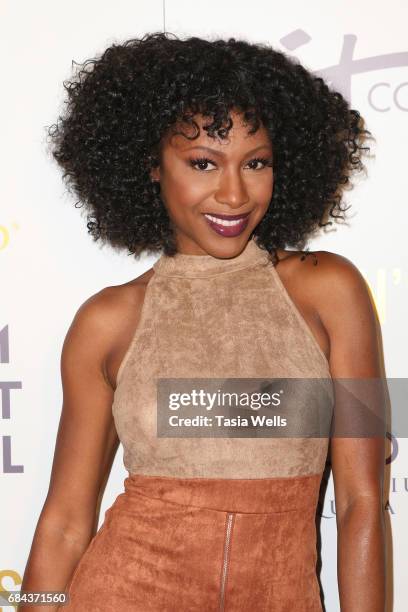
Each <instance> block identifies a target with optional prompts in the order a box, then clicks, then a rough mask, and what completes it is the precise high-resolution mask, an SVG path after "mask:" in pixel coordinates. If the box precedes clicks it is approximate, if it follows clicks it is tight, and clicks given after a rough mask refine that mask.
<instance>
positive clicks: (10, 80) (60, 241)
mask: <svg viewBox="0 0 408 612" xmlns="http://www.w3.org/2000/svg"><path fill="white" fill-rule="evenodd" d="M407 19H408V5H407V4H406V3H405V2H403V1H402V0H400V1H396V0H390V1H389V2H387V3H382V2H379V1H378V2H377V1H375V2H372V1H369V0H364V1H361V2H358V3H355V2H351V1H349V0H346V1H345V0H342V1H337V0H336V1H333V2H330V3H328V2H325V1H324V0H317V1H315V2H313V3H305V2H302V1H301V0H288V1H287V2H285V3H273V2H270V1H269V0H253V1H252V2H250V3H248V2H247V1H244V0H235V1H234V2H228V1H224V2H222V1H221V2H220V1H219V0H207V1H206V2H205V3H200V4H198V5H197V3H194V2H190V1H188V0H183V1H182V0H166V1H165V2H163V1H162V0H149V1H144V0H137V1H133V0H116V2H114V3H112V2H108V1H105V0H88V1H87V2H80V1H79V0H71V1H70V2H69V4H64V3H62V4H61V3H56V2H52V0H37V2H29V1H28V0H26V1H23V2H18V3H16V2H12V1H11V0H3V2H2V3H1V7H0V31H1V37H0V47H1V58H2V60H1V61H2V95H1V96H0V108H1V115H0V116H1V131H2V139H1V140H2V147H1V151H0V155H1V169H0V172H1V183H0V189H1V201H0V269H1V275H0V296H1V299H0V391H1V394H0V426H1V427H0V449H1V450H0V472H1V476H0V478H1V497H0V499H1V508H0V512H1V521H0V542H1V544H0V591H1V590H8V589H19V588H20V586H21V581H22V577H23V573H24V569H25V565H26V562H27V557H28V554H29V551H30V547H31V542H32V538H33V534H34V530H35V526H36V524H37V520H38V516H39V514H40V512H41V509H42V506H43V503H44V500H45V497H46V494H47V491H48V485H49V477H50V471H51V464H52V459H53V453H54V446H55V437H56V432H57V428H58V423H59V418H60V413H61V405H62V389H61V380H60V362H59V360H60V353H61V348H62V343H63V340H64V337H65V334H66V332H67V330H68V327H69V325H70V323H71V321H72V318H73V316H74V314H75V312H76V310H77V309H78V307H79V306H80V304H82V303H83V302H84V301H85V300H86V299H87V298H88V297H89V296H90V295H92V294H94V293H96V292H97V291H99V290H100V289H102V288H103V287H106V286H108V285H117V284H120V283H123V282H126V281H128V280H130V279H131V278H134V277H136V276H138V275H140V274H141V273H142V272H144V271H145V270H147V269H148V268H150V267H151V265H152V264H153V263H154V261H155V260H156V259H157V257H153V258H152V257H148V256H145V257H143V258H141V259H140V260H136V259H134V258H132V257H129V256H127V255H126V253H124V252H122V253H121V252H117V251H115V250H113V249H111V248H109V247H107V246H105V247H101V246H99V245H98V243H94V242H93V241H92V239H91V238H90V237H89V236H88V234H87V230H86V219H85V216H84V214H83V213H82V211H81V210H80V209H77V208H75V207H74V205H73V204H74V200H73V199H72V197H71V196H70V195H69V194H68V193H67V192H66V189H65V187H64V185H63V182H62V179H61V174H60V171H59V169H58V168H57V167H56V165H55V163H53V162H52V160H51V158H50V156H49V153H47V149H46V130H45V126H47V125H51V124H52V123H54V122H55V120H56V118H57V116H58V113H59V112H61V111H62V108H63V99H64V91H63V86H62V82H63V80H64V79H67V78H69V77H70V75H71V66H72V62H73V61H75V62H77V63H82V62H83V61H84V60H85V59H88V58H92V57H95V56H96V55H98V54H99V53H101V52H102V51H103V50H104V49H105V48H106V47H107V46H109V45H110V44H112V43H113V42H123V41H125V40H126V39H129V38H132V37H135V36H141V35H143V34H145V33H146V32H154V31H163V30H166V31H168V32H173V33H175V34H177V35H179V36H183V37H184V36H188V35H198V36H202V37H207V38H214V37H230V36H234V37H237V38H238V37H241V38H244V39H247V40H250V41H254V42H266V43H269V44H272V45H273V46H275V47H276V49H278V50H282V51H284V52H286V53H288V54H290V55H292V56H295V57H297V58H299V60H300V61H302V63H303V64H304V65H305V66H306V67H307V68H309V69H310V70H312V71H313V72H315V73H316V74H318V75H320V76H323V77H324V78H326V79H327V81H328V82H329V83H330V84H332V85H333V86H334V87H335V88H337V89H338V90H339V91H341V93H342V94H343V95H344V96H345V97H346V98H347V99H348V100H349V101H350V103H351V105H352V107H353V108H356V109H358V110H359V111H360V112H361V114H362V115H363V116H364V117H365V119H366V122H367V127H368V129H369V130H370V131H371V132H372V134H373V136H374V137H375V142H373V143H370V144H371V147H372V154H371V157H370V158H369V159H368V160H367V161H366V165H367V175H366V176H365V177H360V178H359V179H358V181H356V182H355V187H354V189H353V190H351V191H349V192H346V194H345V201H346V202H347V203H348V204H351V209H350V210H349V212H348V221H347V223H343V224H336V225H335V226H331V228H330V230H329V231H326V232H325V233H324V234H321V235H320V236H318V237H316V238H315V239H314V240H313V241H311V242H310V243H309V244H308V247H309V248H310V249H311V250H313V249H322V250H327V251H332V252H335V253H339V254H341V255H344V256H345V257H347V258H348V259H350V260H351V261H352V262H353V263H354V264H355V265H356V266H357V267H358V268H359V269H360V270H361V272H362V273H363V275H364V277H365V279H366V281H367V283H368V285H369V287H370V290H371V293H372V296H373V299H374V301H375V305H376V308H377V312H378V317H379V321H380V324H381V332H382V343H383V351H384V367H385V373H386V376H387V377H388V378H389V379H405V378H407V377H408V331H407V322H406V312H407V305H408V257H407V230H408V223H407V221H408V212H407V211H408V206H407V192H408V172H407V170H406V164H407V144H406V143H407V141H408V39H407V36H406V25H405V24H406V23H407ZM390 429H391V430H390V431H389V432H388V440H387V457H386V459H385V464H386V466H385V467H386V483H387V492H386V500H385V502H386V510H387V512H386V514H387V544H388V553H387V554H388V559H387V564H388V568H389V584H388V610H395V611H396V612H403V611H404V610H405V609H406V607H405V606H406V604H405V605H404V602H406V599H407V597H408V563H407V559H408V551H407V547H408V526H407V520H406V519H407V516H408V444H407V439H406V437H404V436H403V435H401V436H398V435H396V434H395V432H393V431H392V428H390ZM126 475H127V473H126V471H125V469H124V467H123V464H122V448H121V447H120V448H119V451H118V453H117V455H116V458H115V461H114V465H113V468H112V472H111V475H110V478H109V481H108V484H107V487H106V490H105V494H104V498H103V502H102V507H101V513H100V523H101V522H102V520H103V516H104V512H105V510H106V509H107V508H108V507H109V506H110V505H111V504H112V503H113V501H114V500H115V498H116V496H117V495H118V494H119V493H120V492H122V490H123V480H124V478H125V477H126ZM319 514H320V537H319V546H320V557H321V572H320V580H321V584H322V588H323V591H324V598H325V605H326V610H327V611H328V612H336V611H338V610H340V607H339V602H338V588H337V577H336V554H337V542H336V507H335V499H334V490H333V482H332V476H331V474H330V473H329V474H328V475H327V488H326V491H325V496H324V498H323V499H322V503H321V504H320V507H319ZM3 609H4V610H12V609H13V608H12V607H4V608H3Z"/></svg>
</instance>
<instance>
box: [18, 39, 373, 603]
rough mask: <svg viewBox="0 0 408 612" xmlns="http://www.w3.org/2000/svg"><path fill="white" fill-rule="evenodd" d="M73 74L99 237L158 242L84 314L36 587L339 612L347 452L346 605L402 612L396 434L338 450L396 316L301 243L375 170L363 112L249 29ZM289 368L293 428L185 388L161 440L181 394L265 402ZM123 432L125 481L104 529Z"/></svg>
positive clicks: (67, 365) (83, 197)
mask: <svg viewBox="0 0 408 612" xmlns="http://www.w3.org/2000/svg"><path fill="white" fill-rule="evenodd" d="M65 86H66V89H67V92H68V101H67V109H66V113H65V115H64V116H63V117H60V118H59V120H58V122H57V124H56V125H54V126H52V127H51V128H50V129H49V134H50V139H51V144H52V147H53V148H52V151H53V155H54V157H55V159H56V160H57V162H58V163H59V164H60V166H61V168H62V169H63V170H64V177H65V179H66V180H67V182H68V184H69V186H70V187H71V188H72V190H73V192H74V193H75V194H76V196H77V197H78V198H79V200H80V202H82V203H83V205H84V206H85V207H86V209H87V210H88V211H89V218H88V229H89V231H90V233H91V234H92V236H93V237H94V238H95V239H96V240H98V239H101V240H103V241H106V242H107V243H109V244H111V245H113V246H115V247H120V248H125V249H126V250H127V251H128V252H129V253H131V254H134V255H136V256H138V255H140V254H142V253H145V252H149V251H150V252H154V253H155V252H158V253H160V256H159V258H158V260H157V261H156V262H155V264H154V265H153V267H152V268H150V269H149V270H147V271H146V272H145V273H144V274H142V275H141V276H139V277H137V278H135V279H132V280H130V281H129V282H127V283H125V284H123V285H118V286H113V287H106V288H105V289H102V290H101V291H100V292H98V293H97V294H95V295H93V296H91V297H90V298H89V299H88V300H87V301H86V302H85V303H84V304H82V306H81V307H80V309H79V310H78V312H77V313H76V315H75V317H74V320H73V322H72V324H71V326H70V329H69V330H68V333H67V337H66V339H65V342H64V347H63V352H62V358H61V372H62V382H63V390H64V403H63V409H62V414H61V421H60V427H59V432H58V439H57V444H56V449H55V457H54V464H53V471H52V477H51V482H50V490H49V492H48V496H47V499H46V501H45V504H44V508H43V511H42V514H41V517H40V520H39V525H38V527H37V530H36V534H35V537H34V541H33V545H32V550H31V553H30V559H29V562H28V565H27V569H26V573H25V576H24V581H23V589H24V590H30V591H39V590H50V589H57V590H64V589H66V590H67V591H68V593H69V596H70V601H69V603H68V604H67V605H66V607H65V609H66V610H70V611H71V610H72V611H74V610H75V611H78V612H79V611H83V610H92V611H94V612H111V611H112V610H115V609H120V610H124V611H125V610H126V611H127V610H129V611H131V610H132V611H139V612H157V611H158V610H164V611H166V612H179V611H180V610H185V611H187V610H188V611H189V612H193V611H197V612H204V611H205V612H216V611H223V610H228V611H229V612H244V611H246V610H252V609H253V610H256V612H266V611H270V610H274V612H284V611H287V610H291V611H293V612H321V610H322V609H323V608H322V603H321V598H320V590H319V584H318V576H317V573H316V562H317V550H316V522H315V518H316V508H317V501H318V497H319V489H320V485H321V481H322V474H323V470H324V468H325V464H326V461H327V459H328V456H329V455H330V459H331V463H332V468H333V475H334V480H335V494H336V509H337V515H336V518H337V525H338V534H339V536H338V544H339V548H338V550H339V565H338V572H339V573H338V575H339V592H340V599H341V606H342V609H343V608H344V610H345V609H347V610H358V611H359V612H368V611H369V612H380V610H381V611H383V601H384V563H383V561H384V541H383V510H382V507H381V501H380V500H381V494H382V486H383V484H382V483H383V475H382V468H383V459H384V439H382V438H381V437H380V438H378V439H360V440H353V439H351V440H350V439H333V440H331V447H330V448H329V436H330V427H329V425H330V419H329V418H328V417H329V416H330V415H331V411H332V409H333V404H334V401H335V397H334V394H333V387H332V382H333V379H334V378H335V377H350V378H360V377H368V378H371V377H377V376H379V372H380V362H379V351H378V345H377V338H376V319H375V313H374V310H373V308H372V306H371V302H370V299H369V294H368V291H367V288H366V285H365V283H364V282H363V278H362V276H361V274H360V273H359V271H358V270H357V269H356V268H355V266H354V265H353V264H352V263H351V262H350V261H348V260H347V259H346V258H344V257H340V256H338V255H335V254H333V253H329V252H318V253H313V255H314V258H313V259H311V258H308V257H306V255H307V254H308V253H302V252H301V253H300V255H301V256H299V253H298V251H296V250H295V251H287V250H286V247H292V248H295V249H296V248H298V247H300V246H304V243H305V242H306V240H307V239H308V237H309V236H310V235H311V233H312V232H314V231H315V230H316V229H318V228H319V227H322V226H324V225H325V224H326V223H329V222H330V221H328V220H327V219H328V218H329V217H332V218H333V219H335V218H337V217H338V216H340V217H341V216H342V214H341V213H342V212H343V208H342V206H341V204H342V190H343V188H344V187H345V186H346V185H347V184H348V183H349V181H350V178H351V175H352V174H353V173H354V172H357V171H360V170H362V169H363V167H364V166H363V163H362V157H361V156H362V154H363V152H364V150H365V147H364V146H363V144H364V142H365V139H366V136H367V135H369V133H368V131H367V130H365V129H364V122H363V120H362V118H361V117H360V115H359V113H358V112H357V111H356V110H352V109H350V108H349V106H348V104H347V102H346V101H345V100H344V98H343V97H342V96H341V95H340V94H339V93H338V92H335V91H332V90H330V89H329V87H328V86H327V84H326V83H325V82H324V81H323V80H322V79H321V78H318V77H315V76H313V75H312V74H311V73H310V72H308V71H307V70H306V69H305V68H304V67H303V66H301V65H300V64H299V63H298V62H297V61H295V60H292V59H290V58H289V57H287V56H286V55H284V54H283V53H281V52H278V51H275V50H274V49H272V48H271V47H269V46H267V45H257V44H251V43H248V42H246V41H241V40H235V39H233V38H231V39H229V40H215V41H208V40H204V39H201V38H197V37H192V38H187V39H185V40H180V39H178V38H177V37H176V36H173V35H170V34H162V33H156V34H149V35H146V36H144V37H143V38H141V39H132V40H130V41H127V42H125V43H124V44H122V45H119V44H118V45H116V44H115V45H112V46H111V47H109V48H108V49H106V51H105V52H104V53H103V54H102V56H101V57H99V58H97V59H95V60H90V62H85V64H84V65H83V67H82V68H81V70H79V71H78V73H77V75H75V77H73V79H72V81H70V82H68V84H66V85H65ZM338 213H340V214H338ZM317 264H319V265H317ZM259 379H261V384H260V385H259ZM270 379H272V383H271V382H270ZM275 379H278V382H279V380H282V379H285V381H286V384H287V388H288V389H289V390H290V393H289V394H287V395H286V396H285V397H286V398H287V400H286V401H287V402H288V403H287V404H286V407H285V405H282V406H280V409H281V414H280V415H277V414H275V411H276V409H275V407H274V414H273V416H274V418H273V419H261V420H260V422H266V421H267V422H270V423H273V424H276V425H277V426H276V428H275V429H276V431H275V433H274V434H271V433H270V431H269V432H267V431H266V428H262V427H261V426H260V427H255V428H252V429H251V430H250V431H249V432H248V431H247V430H245V429H244V425H243V423H244V422H245V421H247V419H245V418H240V417H245V416H247V412H245V409H244V408H241V407H238V408H237V406H233V405H232V406H231V405H227V406H225V405H222V403H221V402H220V405H218V406H215V407H212V412H211V415H208V414H205V412H203V411H202V412H200V406H199V405H197V404H195V403H194V402H191V404H189V403H188V402H187V404H183V409H182V410H180V413H179V415H178V416H180V418H181V420H182V421H181V422H182V423H183V426H182V427H181V428H177V433H176V434H175V433H174V431H173V432H172V433H170V435H160V432H161V431H162V428H163V427H164V430H165V431H169V429H167V430H166V427H168V426H170V425H171V424H170V421H169V419H170V417H171V415H172V413H171V412H170V413H169V406H168V402H167V400H168V396H167V395H166V393H171V392H172V391H174V392H176V391H177V392H181V393H182V395H181V397H183V398H185V397H187V398H188V397H190V394H193V393H194V392H196V390H197V389H199V392H203V393H205V392H206V390H208V389H209V388H210V387H211V385H212V384H213V383H214V382H215V383H216V384H219V381H220V380H221V381H223V383H225V384H227V383H228V384H232V385H238V386H239V385H241V390H242V386H243V387H244V390H245V391H248V389H252V390H253V391H255V393H256V396H257V397H258V396H259V393H258V391H259V390H260V388H261V389H262V388H264V389H265V388H268V387H269V386H270V385H271V386H273V384H274V381H275ZM294 379H295V380H296V381H297V382H298V383H299V382H300V388H299V387H297V386H296V385H295V384H294ZM265 380H266V382H267V385H266V387H265ZM314 383H316V384H314ZM163 385H164V386H163ZM180 385H184V387H183V386H182V388H181V389H180V388H179V386H180ZM173 387H177V388H174V389H173ZM279 388H280V387H279ZM285 388H286V387H285ZM322 390H323V391H324V392H323V391H322ZM299 391H300V392H299ZM169 397H170V396H169ZM189 411H190V412H189ZM191 411H192V412H191ZM240 411H243V413H241V414H240ZM265 414H266V416H270V412H268V411H267V410H266V413H265ZM213 415H214V417H216V418H214V419H211V417H212V416H213ZM194 416H200V417H203V416H204V417H206V418H200V419H196V420H197V421H198V422H199V423H200V427H192V426H190V425H191V423H193V422H194V423H195V422H196V421H194V420H192V419H191V418H189V417H194ZM264 416H265V415H264ZM275 416H276V417H278V416H280V417H281V418H280V419H278V418H275ZM283 422H285V424H286V422H288V425H290V427H288V432H287V433H286V435H285V432H284V431H280V430H283V429H284V428H280V427H279V426H278V424H281V423H283ZM230 423H234V427H232V426H227V427H223V424H227V425H228V424H230ZM241 425H242V427H241ZM290 431H292V432H293V431H294V432H295V433H296V434H297V435H289V433H290ZM302 434H305V435H302ZM119 442H120V443H121V444H122V445H123V450H124V457H123V460H124V466H125V468H126V470H127V471H128V476H127V478H126V480H125V483H124V485H125V489H124V491H123V493H121V494H120V495H119V496H118V498H117V499H116V501H115V502H114V504H113V505H112V506H111V507H110V508H109V510H108V511H107V512H106V515H105V520H104V522H103V525H102V527H101V528H100V529H99V531H98V532H97V533H95V525H96V521H97V512H98V504H99V502H100V499H101V496H102V494H103V489H104V485H105V483H106V479H107V478H108V476H109V471H110V467H111V464H112V460H113V456H114V454H115V452H116V450H117V447H118V444H119ZM350 465H352V466H353V468H352V470H351V469H350V467H349V466H350ZM24 609H27V608H26V607H25V608H24ZM36 609H37V608H36ZM47 610H48V611H49V610H50V609H49V607H48V608H47Z"/></svg>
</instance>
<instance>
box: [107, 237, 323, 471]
mask: <svg viewBox="0 0 408 612" xmlns="http://www.w3.org/2000/svg"><path fill="white" fill-rule="evenodd" d="M153 270H154V274H153V275H152V277H151V279H150V280H149V282H148V285H147V288H146V292H145V296H144V303H143V306H142V311H141V316H140V319H139V324H138V326H137V329H136V331H135V333H134V336H133V338H132V340H131V342H130V345H129V348H128V350H127V352H126V354H125V356H124V358H123V361H122V363H121V365H120V368H119V371H118V376H117V388H116V391H115V395H114V400H113V406H112V412H113V417H114V420H115V425H116V429H117V432H118V436H119V439H120V441H121V443H122V445H123V449H124V456H123V461H124V466H125V468H126V469H127V470H128V472H129V474H136V473H137V474H144V475H152V476H172V477H183V478H272V477H288V476H303V475H312V474H318V473H321V472H322V471H323V469H324V465H325V461H326V455H327V449H328V440H329V438H328V437H324V436H319V437H309V438H306V437H305V438H296V437H294V438H285V437H275V438H270V437H247V438H242V437H241V438H240V437H226V438H222V437H199V438H197V437H196V438H189V437H184V438H180V437H178V438H172V437H158V436H157V380H158V379H159V378H263V377H265V378H274V377H277V378H299V379H306V378H319V379H329V380H331V377H330V370H329V364H328V361H327V359H326V357H325V355H324V353H323V351H322V350H321V348H320V346H319V345H318V343H317V341H316V339H315V338H314V336H313V334H312V332H311V330H310V328H309V326H308V324H307V323H306V321H305V319H304V318H303V317H302V315H301V314H300V312H299V310H298V309H297V307H296V306H295V304H294V302H293V301H292V300H291V298H290V296H289V294H288V292H287V291H286V289H285V287H284V285H283V283H282V281H281V280H280V277H279V275H278V273H277V271H276V269H275V267H274V265H273V264H272V262H271V260H270V258H269V254H268V252H267V251H266V250H264V249H262V248H261V247H260V246H258V245H257V243H256V240H255V238H251V239H250V240H249V241H248V243H247V245H246V246H245V248H244V250H243V251H242V252H241V253H240V254H239V255H238V256H236V257H234V258H231V259H220V258H216V257H213V256H211V255H187V254H182V253H177V254H176V255H175V256H173V257H171V256H166V255H161V257H160V258H159V259H158V260H157V261H156V263H155V264H154V265H153ZM296 411H297V417H298V418H299V419H306V420H307V419H308V418H312V416H313V412H314V400H313V396H308V393H306V392H305V393H304V394H303V395H302V399H301V401H300V402H299V404H298V405H297V406H296Z"/></svg>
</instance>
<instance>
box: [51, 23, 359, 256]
mask: <svg viewBox="0 0 408 612" xmlns="http://www.w3.org/2000/svg"><path fill="white" fill-rule="evenodd" d="M74 63H75V62H74ZM76 65H77V66H79V67H80V69H79V70H77V71H76V74H74V76H73V77H72V78H71V80H68V81H64V88H65V89H66V91H67V93H68V96H67V100H66V101H65V104H66V108H65V111H64V112H63V113H62V115H63V116H59V117H58V119H57V122H56V123H55V124H54V125H52V126H50V127H48V136H49V138H50V145H51V152H52V156H53V157H54V159H55V160H56V161H57V162H58V164H59V165H60V166H61V168H62V169H63V170H64V175H63V179H64V180H65V182H66V184H67V186H68V189H69V191H72V192H73V193H74V194H75V196H76V197H77V198H79V201H77V202H76V203H75V205H76V206H77V205H78V204H81V206H85V210H86V211H87V212H88V213H89V214H88V218H87V228H88V231H89V233H90V234H91V235H92V236H93V238H94V240H98V239H101V240H102V242H107V243H109V244H111V245H112V246H115V247H120V248H126V249H127V250H128V253H129V254H134V255H136V256H139V255H140V254H141V253H142V252H143V251H150V252H153V253H154V252H157V251H164V253H165V254H167V255H170V256H171V255H174V254H175V252H176V244H175V237H174V233H173V229H172V226H171V222H170V218H169V216H168V214H167V211H166V208H165V206H164V204H163V202H162V200H161V198H160V193H158V192H157V186H156V189H155V185H154V183H153V181H152V179H151V176H150V170H151V168H153V167H155V166H157V165H158V164H159V159H160V144H161V142H162V138H163V136H164V135H165V134H166V133H167V131H168V130H169V129H173V128H174V126H175V125H176V124H177V123H179V122H180V121H182V122H186V124H189V125H190V126H191V125H193V126H194V127H195V128H196V129H197V134H196V135H198V134H199V127H198V125H197V124H196V123H195V122H194V119H193V117H194V115H195V114H196V113H200V114H202V115H203V116H208V117H210V118H211V120H212V123H211V124H210V125H208V126H206V127H205V128H204V129H206V130H207V133H208V135H209V136H211V137H215V135H218V137H219V138H226V137H227V136H228V132H229V129H230V128H231V126H232V120H231V116H230V114H229V111H231V110H232V109H236V110H238V111H240V112H242V113H243V114H244V118H245V121H246V123H247V125H249V126H250V130H251V133H253V132H255V131H256V130H257V129H258V127H259V125H260V124H262V125H263V126H264V127H265V128H266V129H267V131H268V133H269V135H270V138H271V142H272V146H273V151H274V155H273V158H274V160H273V170H274V189H273V196H272V200H271V202H270V205H269V207H268V209H267V212H266V214H265V215H264V217H263V219H262V220H261V222H260V223H259V224H258V226H257V227H256V228H255V229H254V232H253V234H255V235H256V237H257V242H258V244H259V245H260V246H261V247H262V248H264V249H266V250H267V251H268V252H269V253H270V254H271V255H272V256H275V257H276V249H277V248H285V247H287V246H291V247H295V248H296V247H299V246H304V243H305V240H306V238H307V237H310V235H311V234H312V233H313V232H315V231H316V230H318V229H319V228H320V227H323V226H325V225H328V224H330V225H331V224H332V222H331V221H329V220H327V219H328V217H329V216H331V217H333V218H334V219H337V218H341V219H343V220H344V218H345V217H344V214H343V213H344V212H345V211H346V210H347V209H348V208H349V207H344V208H342V192H343V190H344V189H345V187H346V185H347V184H349V185H348V186H349V188H351V187H352V185H351V181H350V178H351V175H352V174H354V173H356V172H360V171H363V170H365V166H364V164H363V162H362V155H363V153H364V151H367V150H369V147H367V146H366V147H364V146H362V145H363V143H364V142H365V141H366V140H367V139H368V137H369V136H371V132H369V131H368V130H366V129H364V120H363V118H362V117H361V115H360V113H359V112H358V111H357V110H353V109H350V107H349V104H348V103H347V101H346V100H345V99H344V97H343V96H342V95H341V94H340V93H339V92H337V91H334V90H332V89H330V88H329V86H328V85H327V83H325V81H324V80H323V79H322V78H320V77H317V76H314V75H313V74H312V73H311V72H310V71H308V70H307V69H306V68H305V67H303V66H302V65H301V64H300V63H299V62H298V61H297V60H295V59H293V58H290V57H289V56H287V55H286V54H285V53H282V52H279V51H277V50H274V49H273V48H272V47H271V46H269V45H267V44H254V43H249V42H247V41H244V40H236V39H235V38H229V39H228V40H221V39H217V40H213V41H210V40H204V39H202V38H198V37H195V36H194V37H190V38H186V39H184V40H182V39H180V38H178V37H177V36H176V35H175V34H171V33H168V32H167V33H163V32H155V33H150V34H146V35H144V36H143V37H142V38H133V39H130V40H128V41H126V42H124V43H123V44H116V43H115V44H112V45H111V46H110V47H108V48H107V49H106V50H105V51H104V52H103V53H102V54H101V55H100V56H99V57H97V58H96V59H88V60H86V61H85V62H84V63H83V64H76ZM337 213H340V214H337Z"/></svg>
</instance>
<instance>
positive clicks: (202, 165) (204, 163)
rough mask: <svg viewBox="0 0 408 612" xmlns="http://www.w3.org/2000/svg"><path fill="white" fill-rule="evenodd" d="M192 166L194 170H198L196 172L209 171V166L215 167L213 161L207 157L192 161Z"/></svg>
mask: <svg viewBox="0 0 408 612" xmlns="http://www.w3.org/2000/svg"><path fill="white" fill-rule="evenodd" d="M190 164H191V166H192V167H193V168H196V170H203V171H205V170H207V167H208V164H212V165H213V166H214V165H215V164H214V162H213V161H211V159H208V158H207V157H198V158H197V159H190ZM197 166H198V167H197Z"/></svg>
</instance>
